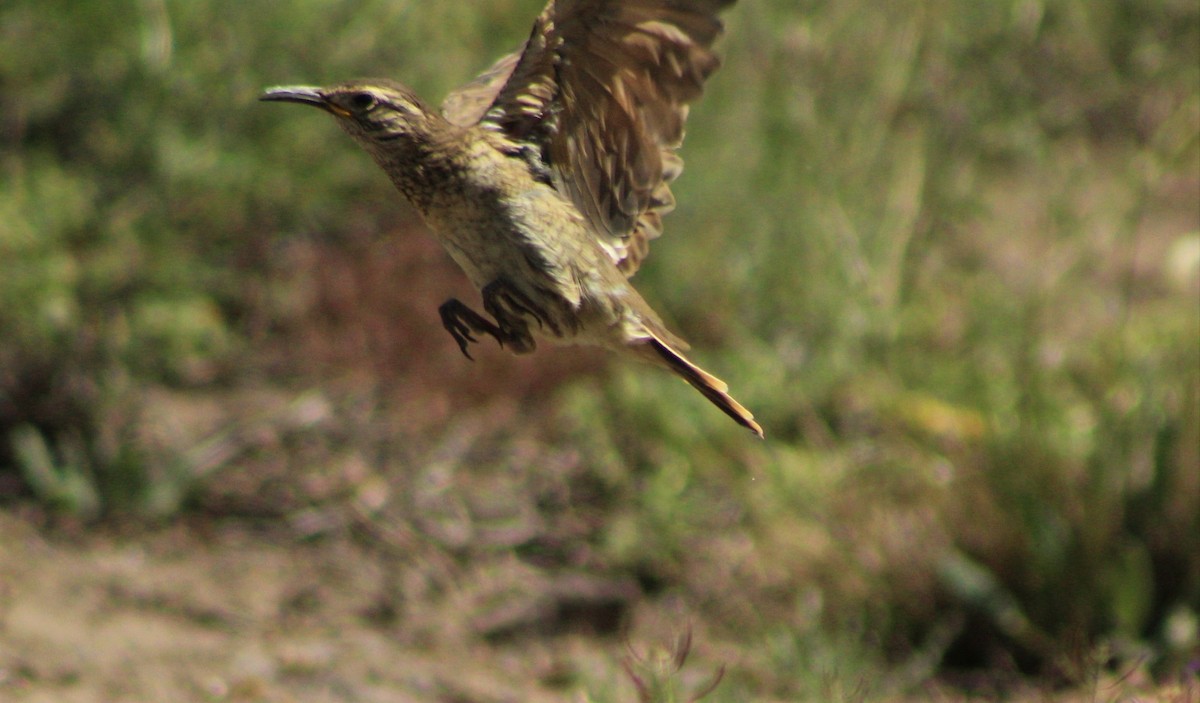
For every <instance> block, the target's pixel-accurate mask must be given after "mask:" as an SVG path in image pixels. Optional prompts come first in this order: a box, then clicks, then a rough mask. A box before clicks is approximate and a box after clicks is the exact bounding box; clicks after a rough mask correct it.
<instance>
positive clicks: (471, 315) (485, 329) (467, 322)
mask: <svg viewBox="0 0 1200 703" xmlns="http://www.w3.org/2000/svg"><path fill="white" fill-rule="evenodd" d="M438 313H439V314H440V315H441V316H442V326H443V327H445V328H446V331H447V332H449V333H450V336H451V337H454V341H456V342H458V348H459V349H461V350H462V353H463V356H465V357H467V358H468V359H470V360H471V361H474V360H475V359H474V358H473V357H472V356H471V353H470V352H469V351H467V345H468V344H470V343H473V342H478V341H479V340H478V339H477V338H476V337H475V335H476V334H490V335H492V337H495V339H496V341H497V342H498V343H499V344H500V346H504V338H505V334H504V330H502V329H500V328H499V327H498V326H496V325H494V324H492V322H491V320H489V319H487V318H486V317H484V316H483V315H480V314H479V313H477V312H475V311H474V310H472V309H471V308H469V307H467V305H466V304H465V303H463V302H462V301H461V300H458V299H457V298H451V299H449V300H447V301H446V302H444V303H442V305H441V307H439V308H438Z"/></svg>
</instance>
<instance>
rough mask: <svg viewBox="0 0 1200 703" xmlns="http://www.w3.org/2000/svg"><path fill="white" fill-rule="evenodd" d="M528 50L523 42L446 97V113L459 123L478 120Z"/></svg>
mask: <svg viewBox="0 0 1200 703" xmlns="http://www.w3.org/2000/svg"><path fill="white" fill-rule="evenodd" d="M524 51H525V46H524V45H522V46H521V48H520V49H518V50H516V51H514V52H513V53H511V54H506V55H504V56H501V57H500V59H499V60H498V61H496V63H494V64H492V65H491V66H490V67H489V68H488V69H487V70H486V71H484V72H483V73H481V74H479V76H478V77H477V78H476V79H475V80H473V81H471V82H470V83H468V84H466V85H464V86H462V87H460V88H458V89H456V90H454V91H452V92H451V93H450V94H449V95H447V96H446V99H445V100H443V101H442V116H443V117H445V118H446V120H447V121H448V122H450V123H451V124H454V125H458V126H459V127H470V126H471V125H473V124H477V123H478V122H479V120H481V119H482V118H483V115H484V113H486V112H487V111H488V108H489V107H491V106H492V103H493V102H495V101H496V95H498V94H499V93H500V89H501V88H503V87H504V84H505V83H507V82H508V78H509V76H511V75H512V72H513V69H514V68H516V67H517V61H518V60H520V58H521V53H522V52H524Z"/></svg>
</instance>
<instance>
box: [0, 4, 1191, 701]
mask: <svg viewBox="0 0 1200 703" xmlns="http://www.w3.org/2000/svg"><path fill="white" fill-rule="evenodd" d="M477 5H478V7H475V6H474V5H473V6H472V7H470V8H466V7H463V6H460V4H458V3H434V4H430V3H395V2H368V3H355V4H351V3H345V2H336V1H332V0H330V1H326V2H294V3H289V4H287V5H286V6H279V7H276V6H272V7H270V8H263V7H257V6H256V7H253V8H251V7H249V6H247V7H243V6H242V5H240V4H237V3H227V2H211V3H200V4H197V3H192V4H183V5H180V4H168V3H162V2H142V3H132V2H124V3H118V4H116V5H113V4H112V3H98V2H72V3H69V4H68V3H51V4H46V3H33V2H23V1H19V2H16V3H9V4H7V5H6V6H5V8H4V9H3V10H0V28H2V29H0V77H2V78H3V81H4V84H5V85H6V86H9V88H8V89H6V90H5V91H3V95H2V96H0V122H2V123H3V124H4V125H5V128H4V129H3V130H2V131H0V144H2V148H0V179H2V181H3V188H0V215H2V216H0V254H2V257H0V300H2V301H3V303H4V304H3V306H2V307H0V337H3V338H4V339H5V340H6V341H5V342H4V344H3V345H2V346H0V472H8V473H10V474H14V475H17V476H19V477H21V480H22V481H23V484H24V485H25V486H26V487H27V490H28V491H30V492H31V494H32V495H33V496H34V497H35V498H36V499H38V500H41V501H44V502H45V503H46V504H47V505H54V506H57V507H58V508H59V509H62V510H65V511H67V512H74V513H77V514H80V515H83V516H87V517H93V516H99V515H109V516H126V515H129V514H141V515H145V516H153V517H159V518H161V517H169V516H171V515H173V514H175V513H176V512H177V511H179V510H181V509H184V507H185V506H186V505H187V504H188V501H189V500H190V499H191V498H193V497H195V496H196V495H198V494H200V495H202V494H203V493H204V492H205V490H206V484H205V481H206V480H207V478H208V477H209V476H210V475H211V473H212V469H211V467H210V468H209V469H206V470H205V471H203V472H194V471H192V470H190V469H189V468H188V467H192V466H194V464H192V463H189V462H188V460H186V457H187V456H190V455H189V454H188V452H189V451H192V450H194V447H193V446H172V445H170V444H169V443H168V444H166V445H163V444H162V443H157V444H156V443H148V442H147V441H146V440H145V439H144V433H140V431H139V428H141V427H143V426H144V425H145V424H146V423H147V422H149V420H150V419H152V418H147V417H145V415H146V412H147V411H146V401H145V398H146V396H147V394H148V393H150V392H152V391H153V390H154V389H161V388H168V389H171V391H172V392H179V393H182V394H186V393H188V392H196V393H201V392H205V391H206V390H208V389H212V388H214V387H218V388H222V389H229V388H237V387H240V386H244V385H252V384H254V383H262V382H263V371H262V369H263V366H262V362H261V358H260V354H261V351H262V350H261V348H260V347H261V346H262V345H269V344H271V342H272V340H273V339H277V338H276V337H274V336H273V334H274V331H277V330H278V329H280V328H282V327H285V326H287V325H290V324H295V323H296V322H297V321H300V322H303V321H304V320H305V319H309V318H311V317H312V316H313V315H314V314H315V313H313V311H312V308H311V300H310V297H311V296H309V297H306V295H307V294H306V289H305V285H306V281H307V279H305V278H304V276H305V273H304V272H289V271H287V270H286V264H280V263H279V261H280V257H279V252H280V251H281V250H282V249H283V248H284V247H285V246H286V245H287V243H288V242H291V241H296V240H302V239H313V238H315V239H321V240H326V241H333V242H336V241H338V240H339V238H352V237H356V236H362V233H363V232H380V231H387V230H388V228H389V223H390V222H391V221H392V220H395V219H397V218H400V217H404V216H406V214H407V211H406V210H404V209H403V207H402V206H400V205H398V204H396V202H395V197H394V196H393V194H392V193H391V192H390V186H389V185H388V183H387V182H386V179H384V178H382V177H381V175H380V174H378V173H376V171H375V169H374V167H373V166H372V165H371V164H370V163H369V160H367V159H366V158H365V157H364V156H363V155H362V154H360V153H358V152H357V151H356V150H355V149H354V148H353V147H352V145H351V144H350V143H349V142H348V141H347V140H345V139H343V138H341V137H340V135H338V134H337V133H336V130H335V129H334V128H333V126H332V125H330V124H328V121H327V120H321V119H319V118H318V116H315V115H309V114H300V112H299V111H296V112H292V111H289V110H279V109H275V108H271V107H264V106H262V105H259V104H257V103H255V101H254V99H255V96H256V94H257V92H258V90H259V89H260V88H262V87H263V86H266V85H271V84H280V83H296V82H317V83H319V82H330V81H335V80H340V79H343V78H347V77H352V76H356V75H364V74H384V75H392V76H396V77H399V78H402V79H404V80H406V81H407V82H409V83H411V84H413V85H414V86H415V87H416V88H417V89H418V90H419V91H421V92H423V93H425V94H426V95H428V96H429V97H430V98H431V99H432V100H434V101H436V100H438V99H440V95H441V94H442V93H444V92H445V90H446V89H448V88H449V87H450V86H452V85H454V84H456V83H458V82H461V81H464V80H466V79H467V78H469V77H470V76H472V75H474V72H475V71H476V70H478V69H481V68H483V67H484V66H485V65H487V63H488V62H489V61H490V60H491V59H492V58H494V57H495V55H497V54H499V53H501V52H503V51H507V50H510V49H511V48H512V47H513V46H515V45H516V43H517V42H518V41H519V40H520V39H521V38H522V37H523V36H524V33H525V31H526V27H527V24H528V20H529V19H530V18H532V16H533V14H534V13H535V12H536V11H537V10H538V9H539V5H540V2H539V1H538V0H531V1H526V2H515V1H513V0H490V1H489V2H481V3H477ZM727 19H728V26H729V32H728V35H727V37H726V38H725V39H724V40H723V42H722V44H721V49H722V52H723V54H724V55H725V65H724V67H723V68H722V70H721V71H720V72H719V73H718V74H716V75H715V77H714V78H713V80H712V81H711V83H710V86H709V90H708V92H707V94H706V96H705V98H704V100H703V101H702V102H701V103H700V104H699V105H698V106H697V107H696V108H695V109H694V110H693V113H692V118H691V122H690V126H689V137H688V142H687V144H686V146H685V149H684V151H683V156H684V158H685V159H686V161H687V164H688V168H687V170H686V171H685V173H684V175H683V177H682V178H681V179H680V180H679V181H678V183H677V186H676V188H675V191H676V194H677V196H678V198H679V208H678V210H677V211H676V213H675V214H673V215H672V216H671V217H670V218H669V219H668V221H667V223H666V226H667V232H666V235H665V236H664V237H663V238H662V239H661V240H659V241H657V242H656V243H655V248H654V252H653V255H652V256H651V257H650V259H649V260H648V262H647V265H646V266H645V268H644V269H643V271H642V272H640V273H639V274H638V276H637V278H636V279H635V280H636V283H637V284H638V286H639V288H640V289H641V290H643V292H644V293H645V294H646V296H647V298H649V299H650V300H651V301H652V303H654V304H655V305H657V306H659V307H660V308H661V309H662V311H663V312H664V315H665V317H666V318H667V319H668V320H670V321H671V323H672V325H673V326H674V327H675V328H676V329H678V330H679V331H681V332H683V333H684V334H685V335H686V336H688V337H689V338H690V339H692V340H693V342H694V343H695V346H696V348H697V351H696V356H697V358H698V359H699V360H700V361H702V362H703V363H704V365H705V366H706V367H708V368H710V369H711V370H713V371H714V372H715V373H717V374H718V375H720V376H722V377H723V378H725V379H726V380H728V381H729V382H730V384H731V386H732V388H733V391H734V393H735V394H736V395H737V397H738V398H739V399H741V400H742V401H743V402H745V404H746V405H747V406H748V407H750V408H752V409H753V410H754V411H755V413H756V415H757V416H758V417H759V419H760V420H761V421H762V424H763V426H764V427H765V428H766V431H767V436H768V441H767V442H765V443H757V442H752V441H750V440H749V439H748V438H747V436H746V435H745V433H744V431H741V430H739V429H738V428H736V427H734V426H733V425H732V424H731V423H729V422H728V420H727V419H726V418H724V417H723V416H721V415H720V414H719V413H716V412H713V411H712V409H711V408H710V407H708V406H707V405H706V404H705V403H703V401H702V400H701V399H699V398H698V397H696V396H695V394H694V392H692V391H691V390H690V389H688V388H687V387H685V386H683V385H682V384H679V383H678V382H676V381H675V380H674V379H671V378H668V377H665V376H664V375H658V374H655V373H654V372H653V371H648V370H644V369H641V368H631V367H627V366H624V365H619V364H614V365H613V367H612V368H611V369H610V370H609V373H608V374H607V375H606V376H605V377H604V378H603V379H595V378H591V379H587V380H584V381H581V382H578V383H567V384H565V385H564V386H563V387H562V388H560V389H559V390H558V391H557V392H556V393H555V394H554V395H553V399H554V406H553V408H552V409H551V412H550V413H549V417H551V418H552V423H553V426H552V427H550V428H549V429H547V430H546V431H545V432H544V433H541V434H539V435H538V436H539V437H541V439H542V440H544V441H549V442H552V443H555V444H556V446H560V448H561V449H562V450H563V451H567V452H574V453H577V454H578V456H579V457H581V458H580V461H579V464H578V465H579V467H580V468H579V469H578V473H579V474H580V475H579V476H576V479H579V478H582V479H586V480H587V481H589V482H592V483H594V485H596V486H598V488H597V489H596V490H597V491H598V494H599V496H600V498H601V500H599V502H598V505H600V506H601V507H600V508H598V509H599V510H600V511H601V513H600V518H599V524H598V526H597V527H596V529H595V531H594V533H593V534H592V535H591V536H590V537H589V539H591V540H592V544H591V545H590V547H591V548H592V549H594V550H596V553H597V554H598V555H599V563H602V564H604V565H605V568H607V569H609V570H611V571H612V572H614V573H628V574H636V575H637V577H638V578H639V579H641V580H642V581H643V582H647V583H653V584H655V587H656V588H658V589H663V590H665V591H667V592H669V593H673V594H677V595H678V596H679V597H680V598H683V599H684V600H686V601H687V602H688V603H689V606H690V608H691V610H692V611H693V612H694V613H695V614H696V616H697V617H699V618H702V619H703V621H704V623H705V629H704V633H705V636H707V637H710V638H711V639H712V640H713V641H714V642H720V643H733V645H736V646H737V647H740V648H742V650H743V651H744V652H745V654H744V656H743V657H742V658H741V659H739V660H738V661H736V662H727V664H728V666H727V673H726V675H725V680H724V681H723V682H722V684H721V685H720V686H719V687H718V688H717V689H716V690H715V691H714V692H713V693H712V694H711V695H710V696H709V697H708V698H706V699H705V700H717V701H720V700H746V699H748V698H755V697H758V698H761V699H763V700H769V699H772V698H775V699H789V700H790V699H797V698H800V699H810V700H816V699H823V698H827V697H828V696H831V695H832V696H834V697H835V698H840V699H842V700H858V699H860V698H864V697H865V698H886V697H888V696H891V695H898V694H900V693H902V692H904V691H907V690H911V688H912V687H913V686H915V685H918V684H919V683H921V682H922V681H924V680H926V679H927V678H928V677H930V676H933V675H936V674H938V673H939V672H943V673H944V672H946V671H947V670H948V669H952V668H954V667H960V668H982V669H985V670H987V669H989V668H992V669H995V668H996V667H1000V668H1003V667H1004V666H1015V667H1016V668H1018V669H1019V670H1021V671H1024V672H1026V673H1037V674H1043V675H1046V676H1049V677H1050V678H1052V679H1055V680H1065V681H1079V680H1087V678H1088V676H1089V675H1090V674H1089V672H1090V671H1091V670H1092V668H1093V667H1092V664H1091V662H1095V661H1101V662H1103V663H1106V664H1107V663H1109V662H1110V661H1111V662H1112V663H1114V665H1115V666H1116V667H1117V668H1118V669H1119V668H1120V666H1122V665H1124V664H1127V663H1129V662H1140V663H1142V664H1144V665H1145V666H1146V667H1148V668H1149V669H1150V670H1152V671H1153V672H1154V673H1155V674H1156V675H1159V676H1162V677H1170V676H1173V675H1175V674H1176V673H1177V672H1179V671H1181V670H1182V667H1183V666H1184V665H1185V664H1187V657H1188V652H1190V651H1194V648H1195V646H1196V643H1197V634H1196V626H1195V623H1196V619H1197V617H1198V616H1200V557H1198V556H1197V555H1200V537H1198V535H1200V485H1198V483H1197V481H1198V480H1200V479H1198V478H1197V476H1198V474H1200V472H1197V470H1196V467H1197V466H1200V449H1198V447H1200V429H1198V428H1200V344H1198V342H1197V339H1200V305H1198V304H1197V298H1198V296H1200V282H1198V276H1200V274H1198V273H1197V263H1196V260H1195V249H1196V247H1197V246H1198V245H1197V241H1198V238H1200V222H1198V221H1197V219H1198V218H1197V213H1196V209H1195V203H1196V200H1195V197H1196V189H1197V186H1198V184H1200V145H1198V137H1197V134H1198V128H1197V127H1198V125H1200V11H1197V9H1196V7H1195V4H1194V3H1193V2H1183V1H1179V2H1177V1H1174V0H1160V1H1159V2H1135V1H1134V0H1121V1H1118V2H1109V3H1094V2H1085V1H1084V0H1043V1H1040V2H1030V1H1028V0H1007V1H1001V2H991V3H974V2H966V1H965V0H963V1H952V0H936V1H934V2H902V3H891V4H883V5H881V4H878V3H868V2H838V3H834V2H815V1H812V2H809V1H805V2H797V1H795V0H792V1H790V2H784V1H782V0H777V1H774V2H765V1H759V2H749V1H744V2H742V3H740V4H739V5H738V6H737V7H736V8H735V9H734V10H733V11H731V12H730V13H729V14H728V16H727ZM51 38H53V41H51V40H50V39H51ZM1189 257H1191V258H1189ZM429 312H430V314H431V315H432V314H433V311H432V308H431V309H430V311H429ZM283 346H286V344H285V345H283ZM284 351H285V352H286V349H284ZM446 353H451V349H450V347H446ZM283 358H284V359H285V361H284V362H283V363H282V366H281V367H280V366H276V367H275V370H276V371H279V373H277V374H275V375H274V378H276V379H279V380H278V381H277V382H278V383H280V384H282V385H285V386H289V387H296V386H299V387H303V386H304V385H306V384H310V383H313V382H314V380H313V379H312V378H310V377H306V376H305V375H304V373H302V372H301V371H300V370H299V369H303V368H306V366H305V365H304V364H303V363H300V362H299V361H296V362H295V363H294V364H293V365H292V366H291V367H289V364H288V363H287V361H286V359H287V356H286V353H284V355H283ZM379 426H380V427H381V428H382V427H389V428H392V429H391V430H389V431H400V432H402V431H403V430H402V429H401V430H395V423H392V424H389V423H388V422H387V420H386V418H380V419H379ZM364 432H365V433H366V434H368V435H371V432H369V431H366V430H364ZM380 433H381V434H386V433H384V432H383V431H382V430H380ZM372 436H373V435H372ZM547 437H549V438H550V439H546V438H547ZM406 439H409V438H404V437H401V438H399V439H396V440H395V441H396V442H399V443H403V442H404V441H405V440H406ZM414 441H417V442H418V443H419V442H420V441H421V440H420V439H419V438H415V439H414ZM388 446H391V445H388ZM481 453H482V454H483V455H487V452H486V451H482V452H481ZM181 457H183V458H182V459H181ZM164 466H166V467H177V468H172V469H164V468H163V467H164ZM217 470H219V469H217ZM592 483H589V484H588V485H592ZM1172 623H1174V625H1173V624H1172ZM1179 623H1183V625H1182V626H1180V625H1179ZM1188 623H1191V625H1190V628H1191V629H1190V631H1189V629H1188V627H1189V626H1188ZM1189 632H1190V634H1189ZM720 659H721V658H720V657H719V656H715V655H714V656H713V657H710V658H708V659H705V660H704V661H705V662H706V663H707V662H715V661H719V660H720ZM609 673H610V674H611V676H610V677H609V678H608V679H606V681H609V682H610V683H611V682H613V681H617V680H624V679H623V678H622V677H625V676H626V674H624V673H622V672H621V671H619V670H618V669H617V668H616V667H614V668H613V670H612V671H611V672H609ZM605 685H608V684H605ZM611 685H616V684H611ZM620 685H625V684H620ZM835 689H836V690H835ZM831 691H833V693H831ZM604 695H605V694H601V693H598V694H596V700H607V699H608V698H605V697H604ZM613 695H616V694H613Z"/></svg>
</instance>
